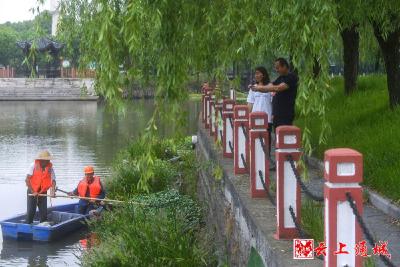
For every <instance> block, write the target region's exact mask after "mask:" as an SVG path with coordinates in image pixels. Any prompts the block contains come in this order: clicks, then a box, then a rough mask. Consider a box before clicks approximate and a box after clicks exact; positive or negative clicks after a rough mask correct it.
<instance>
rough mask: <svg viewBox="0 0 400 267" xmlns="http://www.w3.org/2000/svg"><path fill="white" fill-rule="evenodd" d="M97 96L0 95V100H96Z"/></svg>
mask: <svg viewBox="0 0 400 267" xmlns="http://www.w3.org/2000/svg"><path fill="white" fill-rule="evenodd" d="M97 100H98V97H97V96H85V97H78V96H72V97H71V96H64V97H63V96H50V97H2V96H0V101H97Z"/></svg>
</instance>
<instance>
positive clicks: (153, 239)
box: [82, 138, 217, 267]
mask: <svg viewBox="0 0 400 267" xmlns="http://www.w3.org/2000/svg"><path fill="white" fill-rule="evenodd" d="M154 142H155V144H153V145H152V146H150V147H151V149H152V151H151V153H152V155H153V156H154V165H153V167H152V168H153V170H152V171H153V173H154V177H153V178H152V179H151V180H150V183H149V191H150V192H149V193H143V192H141V191H139V190H138V187H137V183H138V181H139V176H140V167H139V164H138V160H139V158H140V156H141V155H142V154H143V152H144V150H145V149H148V148H149V146H148V145H147V144H146V143H145V142H144V141H143V139H141V138H139V139H138V140H137V141H135V142H133V143H132V144H129V145H128V147H127V148H126V149H124V150H122V151H121V152H120V153H119V155H118V156H117V158H116V161H115V164H114V168H113V172H112V177H111V178H110V179H107V180H106V181H105V187H106V189H107V191H108V197H110V198H117V199H123V200H126V201H130V202H131V203H126V204H124V205H121V206H119V207H114V209H113V210H112V211H108V212H104V213H103V215H102V218H101V220H96V221H93V222H91V224H90V230H91V232H92V233H94V235H95V236H96V240H97V241H96V245H94V246H92V247H91V248H90V249H88V250H87V251H86V253H84V254H83V257H82V264H83V266H96V267H97V266H104V267H106V266H214V265H217V263H216V257H215V256H214V255H213V251H214V247H213V244H212V239H211V238H209V237H208V236H207V234H206V233H205V230H204V225H203V222H202V210H201V208H200V207H199V205H198V204H197V202H196V199H195V194H196V184H197V168H198V163H197V161H196V157H195V153H194V151H193V150H192V148H191V139H190V138H185V139H180V140H172V139H168V140H161V139H158V140H154ZM171 159H172V160H171ZM135 203H140V205H137V204H135Z"/></svg>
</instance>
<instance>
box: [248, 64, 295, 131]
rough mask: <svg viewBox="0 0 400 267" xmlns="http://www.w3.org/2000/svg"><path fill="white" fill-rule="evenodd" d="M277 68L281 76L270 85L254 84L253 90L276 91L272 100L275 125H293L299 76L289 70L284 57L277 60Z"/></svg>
mask: <svg viewBox="0 0 400 267" xmlns="http://www.w3.org/2000/svg"><path fill="white" fill-rule="evenodd" d="M275 70H276V72H277V73H278V74H279V77H278V78H277V79H276V80H275V81H274V82H273V83H269V84H268V85H253V86H252V89H253V91H259V92H276V94H275V96H274V97H273V100H272V114H273V123H274V127H275V128H276V127H278V126H281V125H292V124H293V120H294V113H295V111H294V108H295V102H296V95H297V82H298V78H297V76H296V75H294V74H293V73H291V72H289V63H288V62H287V61H286V59H284V58H277V59H276V60H275Z"/></svg>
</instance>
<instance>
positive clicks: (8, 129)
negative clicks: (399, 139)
mask: <svg viewBox="0 0 400 267" xmlns="http://www.w3.org/2000/svg"><path fill="white" fill-rule="evenodd" d="M186 106H187V110H188V111H189V112H188V115H187V116H188V127H187V129H186V134H188V135H191V134H195V133H196V125H197V114H198V111H199V105H198V104H196V103H188V104H187V105H186ZM152 112H153V101H150V100H148V101H147V100H146V101H135V102H132V104H130V105H129V107H128V108H127V112H126V114H125V116H116V115H115V114H114V113H113V112H112V111H111V110H109V109H107V108H106V107H105V106H104V105H102V104H98V103H96V102H0V220H3V219H6V218H8V217H11V216H14V215H15V214H17V213H25V212H26V186H25V182H24V180H25V177H26V172H27V169H28V167H29V164H30V163H31V162H32V161H33V160H34V158H35V156H36V154H37V153H38V152H39V151H40V150H42V149H48V150H49V151H50V152H51V153H52V155H53V156H54V157H55V159H54V160H53V161H52V162H53V166H54V170H55V172H56V176H57V186H58V187H59V188H61V189H64V190H66V191H70V190H72V189H74V188H75V187H76V185H77V184H78V182H79V180H80V179H81V178H82V173H83V167H84V166H85V165H89V164H91V165H93V166H95V172H96V174H97V175H100V176H101V177H103V178H104V177H106V176H108V175H109V173H110V167H111V163H112V161H113V159H114V156H115V155H116V153H117V152H118V150H120V149H121V148H123V147H124V146H125V145H126V144H127V142H128V140H131V139H132V138H135V137H136V136H138V134H139V133H140V131H142V130H143V129H144V128H145V126H146V123H147V121H148V119H149V118H150V116H151V114H152ZM173 129H174V127H172V126H171V125H162V126H161V127H160V134H161V135H163V136H168V135H170V134H172V131H173ZM70 202H71V200H69V199H59V198H58V199H54V200H52V203H50V202H48V206H50V205H57V204H63V203H70ZM83 238H84V234H82V233H76V234H74V235H69V236H68V237H67V238H65V239H63V240H61V241H58V242H55V243H50V244H40V243H35V242H15V241H14V242H13V241H10V240H2V237H1V233H0V250H1V256H0V266H79V255H81V249H82V247H81V245H80V242H79V240H80V239H83Z"/></svg>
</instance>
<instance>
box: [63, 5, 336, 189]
mask: <svg viewBox="0 0 400 267" xmlns="http://www.w3.org/2000/svg"><path fill="white" fill-rule="evenodd" d="M335 14H336V3H335V1H333V0H332V1H330V0H325V1H320V0H308V1H297V0H289V1H281V0H269V1H268V0H267V1H266V0H254V1H248V0H237V1H231V0H217V1H213V0H196V1H186V0H64V1H62V2H61V14H60V18H61V21H60V29H61V31H60V34H61V35H64V36H66V37H68V36H75V37H76V36H79V39H80V53H81V57H80V60H81V65H82V66H84V65H85V64H87V63H89V62H95V63H96V66H97V67H96V71H97V90H98V93H99V94H101V95H103V96H104V97H105V98H106V99H108V100H110V101H115V100H116V99H119V98H121V94H122V93H121V92H122V90H121V88H123V87H124V85H125V84H126V83H127V81H132V80H138V81H144V82H146V81H149V80H150V81H152V82H155V84H156V88H157V90H156V104H155V112H154V116H153V118H152V119H151V120H150V122H149V127H148V133H151V132H154V131H155V130H156V118H157V117H161V118H162V119H165V120H171V121H182V115H181V114H183V112H182V110H181V107H182V103H183V102H184V101H185V100H186V99H187V96H188V94H187V90H186V88H185V82H186V81H187V80H188V79H189V70H191V71H196V72H208V73H216V76H217V78H218V79H221V80H223V79H226V74H225V73H226V69H227V68H228V67H230V66H232V64H233V62H235V61H240V60H245V59H249V58H259V57H260V55H265V54H269V55H275V56H289V55H290V58H291V61H292V64H293V65H294V67H295V68H296V70H297V71H298V75H299V77H300V83H299V91H298V97H297V110H298V113H299V115H300V116H302V117H304V118H305V119H306V126H305V128H304V129H303V140H304V147H305V149H306V151H307V152H308V153H311V151H312V148H311V144H310V134H311V133H310V130H309V128H308V122H309V121H310V120H315V121H320V122H321V125H322V127H321V135H320V140H321V141H323V140H324V136H326V132H327V130H328V124H327V122H326V121H325V112H326V107H325V105H324V102H325V99H326V98H327V97H328V95H329V91H330V90H329V85H328V84H329V81H328V79H329V77H328V71H327V69H328V66H329V64H328V56H329V55H328V53H327V51H330V50H331V47H330V46H331V44H332V43H334V42H333V41H332V38H333V36H335V34H337V31H338V23H337V19H336V16H335ZM70 31H75V34H71V33H69V32H70ZM315 62H318V64H319V68H320V72H319V73H320V74H319V75H314V71H315V68H314V67H315ZM121 70H122V71H121ZM148 136H150V135H148ZM151 162H152V157H151V155H144V157H143V162H142V163H143V164H144V165H146V164H151ZM150 176H151V173H147V174H145V175H144V177H143V178H142V179H141V181H140V183H139V185H138V186H139V187H140V188H142V189H144V190H145V189H146V183H147V179H148V178H149V177H150Z"/></svg>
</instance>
